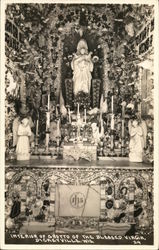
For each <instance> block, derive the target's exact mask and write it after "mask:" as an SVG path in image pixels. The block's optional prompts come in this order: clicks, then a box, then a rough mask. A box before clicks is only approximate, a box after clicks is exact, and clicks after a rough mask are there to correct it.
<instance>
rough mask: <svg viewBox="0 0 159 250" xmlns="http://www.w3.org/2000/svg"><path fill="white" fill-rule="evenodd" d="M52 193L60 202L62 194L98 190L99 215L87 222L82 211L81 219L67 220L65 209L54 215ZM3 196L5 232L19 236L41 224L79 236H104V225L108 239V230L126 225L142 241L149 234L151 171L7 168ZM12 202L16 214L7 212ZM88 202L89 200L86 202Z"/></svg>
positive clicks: (54, 208) (54, 205) (150, 219)
mask: <svg viewBox="0 0 159 250" xmlns="http://www.w3.org/2000/svg"><path fill="white" fill-rule="evenodd" d="M58 187H62V188H64V187H66V188H65V189H66V190H65V195H66V196H67V195H68V192H67V190H68V188H70V191H69V193H71V192H72V190H71V187H73V189H74V192H75V190H76V189H78V187H80V192H82V191H81V190H82V189H81V187H86V189H88V188H90V189H92V190H94V189H96V190H98V189H97V187H99V190H100V192H99V193H98V194H97V195H98V196H99V204H98V205H99V207H100V211H99V215H98V216H94V217H93V216H90V215H89V214H91V213H92V208H91V211H90V210H89V209H88V208H87V216H77V215H76V213H75V215H74V216H73V214H72V216H71V212H70V211H73V210H70V209H69V210H68V211H69V213H70V215H67V217H65V216H60V215H59V214H58V213H57V211H55V210H56V207H57V205H56V203H57V202H58V199H59V197H60V196H58V191H57V190H58ZM5 191H6V192H5V198H6V205H5V206H6V231H8V230H9V231H10V232H14V231H17V232H22V231H21V230H24V225H26V222H30V223H33V224H34V223H35V224H36V222H43V223H44V225H45V223H46V222H47V223H52V225H53V230H54V231H55V232H58V231H61V232H62V230H64V229H67V231H68V232H69V230H73V232H76V230H77V231H78V230H80V229H81V230H82V231H81V232H83V230H85V232H86V233H87V231H88V232H89V230H90V229H91V230H94V231H97V232H98V231H99V230H101V231H100V232H103V233H104V230H107V229H106V225H107V223H108V224H109V223H110V224H109V227H111V230H110V231H109V235H110V234H111V232H112V234H113V235H114V234H115V233H114V232H113V230H114V229H113V228H115V225H116V226H117V227H118V226H119V227H120V224H121V227H122V226H123V225H125V226H126V228H127V231H128V230H129V229H130V227H129V226H130V225H131V224H133V225H135V228H134V229H133V230H134V231H133V232H132V234H136V233H139V232H140V234H141V232H142V234H143V235H144V234H145V235H146V234H150V233H151V231H152V230H153V172H152V169H144V168H143V169H141V168H139V167H137V168H136V169H135V168H134V169H128V168H121V167H120V168H116V169H112V168H109V167H108V168H107V169H106V168H101V167H100V169H99V168H95V169H94V168H91V167H90V168H80V169H78V168H76V169H75V168H71V167H70V168H68V167H66V168H62V169H61V168H58V167H55V168H51V167H49V168H47V167H45V168H43V167H39V168H37V167H36V168H34V167H33V168H28V167H20V166H18V167H14V168H13V167H8V168H7V169H6V184H5ZM90 195H91V193H90ZM88 199H89V197H88ZM97 200H98V199H96V202H97ZM15 201H18V202H19V203H20V204H21V205H20V210H19V212H18V213H17V210H16V209H15V208H14V209H13V205H14V204H15ZM63 202H64V201H63ZM86 202H87V201H86ZM90 202H93V200H89V201H88V203H90ZM61 206H62V203H61ZM64 206H65V210H64V211H65V213H66V212H67V211H66V210H67V207H69V206H71V205H70V203H69V202H68V201H66V203H65V204H64ZM95 207H96V206H95V204H94V209H98V208H95ZM61 209H63V208H61ZM81 211H82V210H81ZM72 213H73V212H72ZM94 213H96V211H94ZM97 213H98V212H97ZM124 223H125V224H124ZM99 228H100V229H99ZM19 230H20V231H19ZM124 230H126V229H124ZM120 233H121V232H120ZM105 234H107V232H106V231H105Z"/></svg>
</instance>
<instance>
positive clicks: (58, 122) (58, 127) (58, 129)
mask: <svg viewBox="0 0 159 250" xmlns="http://www.w3.org/2000/svg"><path fill="white" fill-rule="evenodd" d="M59 135H60V119H58V120H57V136H59Z"/></svg>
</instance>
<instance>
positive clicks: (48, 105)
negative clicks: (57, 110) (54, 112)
mask: <svg viewBox="0 0 159 250" xmlns="http://www.w3.org/2000/svg"><path fill="white" fill-rule="evenodd" d="M47 101H48V103H47V108H48V110H50V94H48V99H47Z"/></svg>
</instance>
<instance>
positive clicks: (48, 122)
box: [46, 112, 50, 130]
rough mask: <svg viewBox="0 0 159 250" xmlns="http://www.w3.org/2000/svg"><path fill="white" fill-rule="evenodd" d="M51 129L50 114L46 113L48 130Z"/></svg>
mask: <svg viewBox="0 0 159 250" xmlns="http://www.w3.org/2000/svg"><path fill="white" fill-rule="evenodd" d="M49 128H50V112H46V130H48V129H49Z"/></svg>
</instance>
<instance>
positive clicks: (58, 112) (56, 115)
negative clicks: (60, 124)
mask: <svg viewBox="0 0 159 250" xmlns="http://www.w3.org/2000/svg"><path fill="white" fill-rule="evenodd" d="M58 114H59V112H58V109H57V106H56V117H57V116H58Z"/></svg>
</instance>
